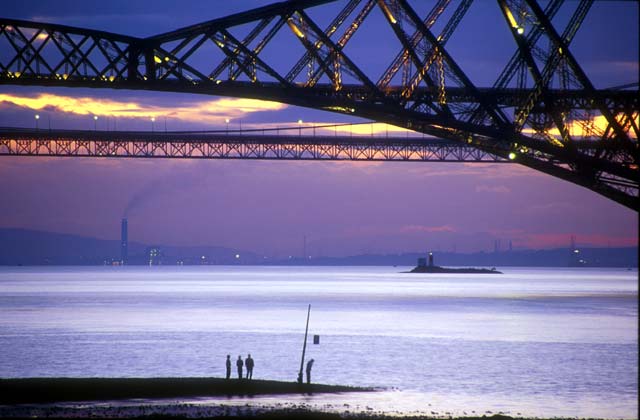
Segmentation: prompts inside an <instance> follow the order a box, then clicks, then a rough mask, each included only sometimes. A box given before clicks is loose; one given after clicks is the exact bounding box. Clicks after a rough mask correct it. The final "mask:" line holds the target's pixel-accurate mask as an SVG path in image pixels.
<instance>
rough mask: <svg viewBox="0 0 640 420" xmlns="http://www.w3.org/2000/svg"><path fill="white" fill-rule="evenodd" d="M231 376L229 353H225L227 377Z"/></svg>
mask: <svg viewBox="0 0 640 420" xmlns="http://www.w3.org/2000/svg"><path fill="white" fill-rule="evenodd" d="M229 378H231V355H230V354H227V379H229Z"/></svg>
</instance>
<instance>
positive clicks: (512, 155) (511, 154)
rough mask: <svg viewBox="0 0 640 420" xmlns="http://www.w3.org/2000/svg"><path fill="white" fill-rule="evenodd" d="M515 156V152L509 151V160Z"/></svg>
mask: <svg viewBox="0 0 640 420" xmlns="http://www.w3.org/2000/svg"><path fill="white" fill-rule="evenodd" d="M515 158H516V154H515V153H513V152H511V153H509V160H514V159H515Z"/></svg>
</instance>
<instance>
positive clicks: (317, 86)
mask: <svg viewBox="0 0 640 420" xmlns="http://www.w3.org/2000/svg"><path fill="white" fill-rule="evenodd" d="M496 1H497V7H498V8H499V11H500V14H501V15H502V17H503V18H504V19H503V20H502V21H501V24H504V25H506V27H507V28H508V30H509V32H510V33H511V36H512V38H513V41H514V46H515V52H514V53H513V55H512V57H511V59H510V60H509V62H508V63H507V65H506V66H505V67H504V69H503V71H502V72H501V73H500V75H499V76H498V78H497V79H496V81H495V83H494V85H493V86H492V87H490V88H486V87H478V86H476V85H474V83H473V82H472V81H471V79H470V78H469V76H468V75H467V74H466V73H465V71H464V69H463V68H462V67H461V65H460V62H459V61H458V60H460V58H461V57H454V56H453V55H452V54H451V53H450V52H449V51H448V49H447V43H448V41H449V39H450V38H451V36H452V35H453V34H455V31H456V30H457V28H458V27H459V25H460V23H461V22H462V21H463V19H464V17H465V15H466V14H467V11H468V10H469V8H470V6H471V4H472V0H458V1H456V0H436V1H434V2H433V6H432V7H431V8H430V10H428V12H427V13H423V15H424V16H422V15H420V14H419V13H418V12H417V11H416V9H418V6H419V4H417V3H416V4H413V5H412V4H410V2H409V1H408V0H338V1H336V0H299V1H287V2H281V3H275V4H272V5H269V6H265V7H261V8H258V9H254V10H250V11H247V12H243V13H239V14H235V15H231V16H228V17H224V18H220V19H215V20H212V21H208V22H204V23H201V24H197V25H193V26H190V27H186V28H182V29H179V30H176V31H172V32H168V33H164V34H160V35H156V36H152V37H148V38H137V37H130V36H124V35H118V34H113V33H107V32H101V31H95V30H87V29H80V28H72V27H67V26H62V25H54V24H43V23H34V22H26V21H18V20H11V19H0V83H4V84H19V85H41V86H70V87H94V88H96V87H98V88H116V89H147V90H160V91H173V92H192V93H200V94H209V95H221V96H237V97H250V98H257V99H266V100H273V101H279V102H283V103H288V104H293V105H299V106H304V107H311V108H317V109H324V110H328V111H332V112H339V113H344V114H348V115H353V116H358V117H364V118H368V119H372V120H376V121H381V122H386V123H389V124H394V125H397V126H401V127H406V128H409V129H412V130H415V131H417V132H421V133H424V134H427V135H431V136H435V137H439V138H443V139H448V140H451V141H455V142H458V143H460V144H466V145H467V146H471V147H474V148H476V149H478V150H481V151H483V152H484V153H488V154H490V155H492V156H497V157H499V158H502V159H511V160H514V161H516V162H518V163H521V164H523V165H526V166H528V167H531V168H535V169H537V170H540V171H543V172H546V173H549V174H552V175H553V176H556V177H560V178H562V179H565V180H568V181H571V182H574V183H576V184H579V185H582V186H585V187H587V188H590V189H592V190H594V191H596V192H598V193H600V194H602V195H604V196H606V197H609V198H611V199H613V200H615V201H617V202H619V203H622V204H623V205H625V206H628V207H630V208H634V209H636V210H637V209H638V200H637V197H638V182H639V177H638V171H639V169H638V168H639V162H638V118H639V117H638V115H639V108H640V107H639V106H638V101H639V99H638V98H639V97H640V95H639V92H638V89H637V84H634V85H633V86H632V89H628V88H627V89H609V90H603V89H596V88H595V87H594V85H593V84H592V82H591V81H590V79H589V78H588V76H587V74H586V73H585V72H584V70H583V69H582V68H581V66H580V65H579V63H578V61H577V59H576V57H575V56H574V55H573V54H572V50H571V43H572V41H573V39H574V37H575V35H576V33H577V31H578V29H579V28H580V27H581V24H582V22H583V21H584V20H585V17H586V16H587V14H588V12H589V10H590V8H591V6H592V3H593V0H580V1H575V2H574V1H570V2H564V0H550V1H549V2H547V3H546V5H545V7H544V8H543V7H541V6H540V5H539V4H538V3H537V2H536V1H535V0H496ZM561 9H562V13H560V11H561ZM318 10H320V11H322V12H323V13H322V14H323V15H324V16H327V15H328V14H329V13H333V14H332V17H333V18H332V19H330V20H327V22H328V23H326V24H325V25H324V27H321V25H320V24H319V23H317V22H319V21H320V20H322V19H320V18H318V17H315V18H314V17H312V16H314V14H315V12H316V11H318ZM325 20H326V19H325ZM368 25H386V26H388V27H389V28H390V33H391V34H392V37H394V38H395V39H396V43H397V45H398V50H397V54H395V55H394V56H393V57H385V58H381V63H382V67H383V68H384V71H383V72H382V73H381V74H374V73H375V72H373V71H372V70H370V69H369V68H366V69H365V68H364V67H362V66H361V65H359V64H358V63H357V62H356V60H355V59H352V58H351V54H350V52H349V49H348V44H349V43H350V42H352V40H353V38H354V36H355V35H356V33H357V32H358V31H360V30H362V29H361V28H363V27H367V26H368ZM274 45H276V46H278V47H281V48H284V47H285V46H289V45H297V46H298V47H299V48H300V47H301V48H300V51H302V53H301V55H300V57H299V58H298V60H297V61H295V63H294V64H293V65H292V66H289V67H287V68H284V69H283V68H281V66H280V65H279V63H277V62H276V61H277V58H276V59H274V57H273V53H272V52H271V51H272V49H273V46H274ZM270 50H271V51H270ZM292 51H293V50H292ZM274 60H275V61H274ZM374 76H377V77H374ZM595 121H602V122H603V123H602V124H595V123H594V122H595ZM585 142H588V144H590V145H594V146H593V147H591V146H589V147H583V144H584V143H585Z"/></svg>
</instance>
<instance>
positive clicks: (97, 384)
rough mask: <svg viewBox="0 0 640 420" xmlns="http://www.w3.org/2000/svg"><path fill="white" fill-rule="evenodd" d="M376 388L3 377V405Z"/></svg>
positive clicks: (0, 392) (212, 380) (197, 380)
mask: <svg viewBox="0 0 640 420" xmlns="http://www.w3.org/2000/svg"><path fill="white" fill-rule="evenodd" d="M368 391H373V389H372V388H361V387H351V386H342V385H323V384H298V383H297V382H293V381H291V382H283V381H269V380H259V379H252V380H246V379H242V380H238V379H223V378H20V379H0V405H2V404H42V403H55V402H64V401H105V400H125V399H135V398H176V397H207V396H250V395H277V394H301V393H302V394H320V393H339V392H368Z"/></svg>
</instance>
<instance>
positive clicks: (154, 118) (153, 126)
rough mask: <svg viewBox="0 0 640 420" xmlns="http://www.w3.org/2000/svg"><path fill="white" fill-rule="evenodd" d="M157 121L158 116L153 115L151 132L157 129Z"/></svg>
mask: <svg viewBox="0 0 640 420" xmlns="http://www.w3.org/2000/svg"><path fill="white" fill-rule="evenodd" d="M155 122H156V117H151V132H152V133H153V132H154V131H155Z"/></svg>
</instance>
